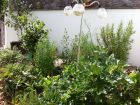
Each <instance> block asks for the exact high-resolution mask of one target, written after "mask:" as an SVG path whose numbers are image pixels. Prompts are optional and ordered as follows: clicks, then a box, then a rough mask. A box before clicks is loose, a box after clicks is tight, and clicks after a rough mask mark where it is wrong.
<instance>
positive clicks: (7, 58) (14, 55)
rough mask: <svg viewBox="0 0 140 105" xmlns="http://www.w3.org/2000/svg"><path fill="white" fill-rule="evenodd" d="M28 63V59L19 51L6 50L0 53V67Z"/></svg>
mask: <svg viewBox="0 0 140 105" xmlns="http://www.w3.org/2000/svg"><path fill="white" fill-rule="evenodd" d="M24 61H26V57H24V56H23V55H21V54H20V52H19V51H12V50H9V49H5V50H3V51H0V67H2V66H5V65H7V64H14V63H22V62H24Z"/></svg>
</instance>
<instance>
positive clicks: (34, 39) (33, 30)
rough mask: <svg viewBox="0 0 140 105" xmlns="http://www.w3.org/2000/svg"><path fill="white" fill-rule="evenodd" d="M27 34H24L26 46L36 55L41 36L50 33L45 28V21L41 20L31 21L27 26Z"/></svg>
mask: <svg viewBox="0 0 140 105" xmlns="http://www.w3.org/2000/svg"><path fill="white" fill-rule="evenodd" d="M24 33H25V34H24V35H22V41H23V45H24V47H25V48H26V49H27V50H28V51H29V52H30V53H32V56H34V53H35V47H36V44H37V43H38V41H39V39H40V38H41V37H44V36H45V35H48V30H47V29H45V23H44V22H41V21H39V20H36V21H31V22H30V23H28V24H27V26H26V28H25V32H24Z"/></svg>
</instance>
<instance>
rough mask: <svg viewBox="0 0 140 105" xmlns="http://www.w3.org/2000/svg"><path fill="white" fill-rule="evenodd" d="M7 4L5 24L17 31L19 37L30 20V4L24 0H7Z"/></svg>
mask: <svg viewBox="0 0 140 105" xmlns="http://www.w3.org/2000/svg"><path fill="white" fill-rule="evenodd" d="M9 4H10V5H9V11H8V13H9V14H7V15H8V16H9V19H6V24H7V25H8V26H10V27H13V28H14V29H15V30H16V31H18V36H19V38H21V36H22V34H23V33H24V29H25V27H26V25H27V23H28V22H29V21H30V20H29V16H31V13H30V6H28V5H27V1H25V0H9ZM11 20H12V21H11Z"/></svg>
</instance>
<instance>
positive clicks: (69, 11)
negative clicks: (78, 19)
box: [64, 6, 73, 16]
mask: <svg viewBox="0 0 140 105" xmlns="http://www.w3.org/2000/svg"><path fill="white" fill-rule="evenodd" d="M64 14H65V15H67V16H70V15H72V14H73V9H72V7H71V6H66V7H65V8H64Z"/></svg>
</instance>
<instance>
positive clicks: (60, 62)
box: [53, 59, 64, 67]
mask: <svg viewBox="0 0 140 105" xmlns="http://www.w3.org/2000/svg"><path fill="white" fill-rule="evenodd" d="M53 63H54V66H55V67H60V66H61V65H62V64H63V63H64V62H63V60H62V59H56V60H54V62H53Z"/></svg>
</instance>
